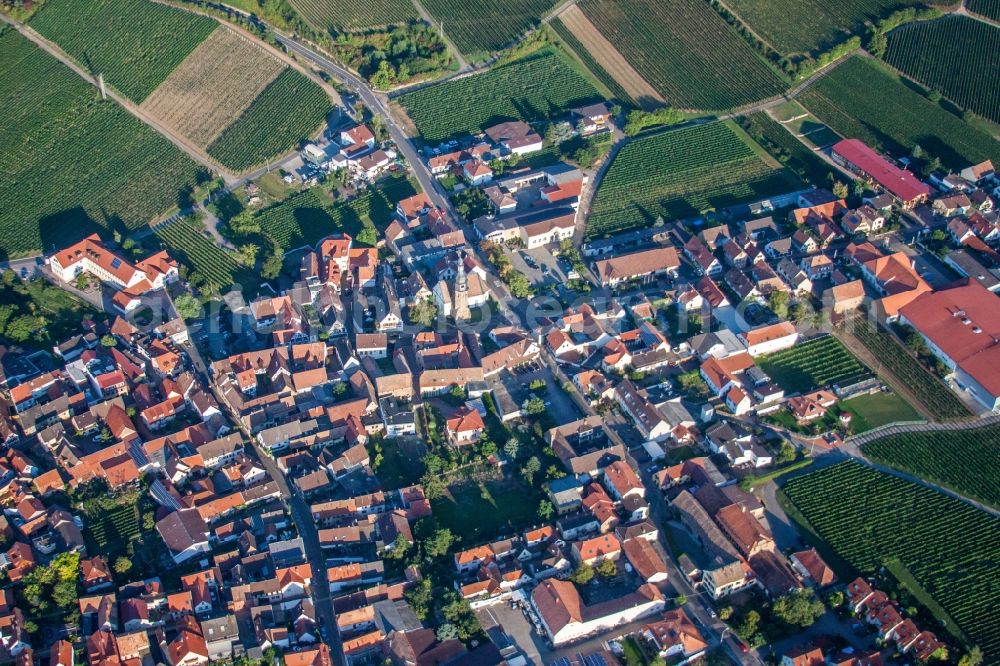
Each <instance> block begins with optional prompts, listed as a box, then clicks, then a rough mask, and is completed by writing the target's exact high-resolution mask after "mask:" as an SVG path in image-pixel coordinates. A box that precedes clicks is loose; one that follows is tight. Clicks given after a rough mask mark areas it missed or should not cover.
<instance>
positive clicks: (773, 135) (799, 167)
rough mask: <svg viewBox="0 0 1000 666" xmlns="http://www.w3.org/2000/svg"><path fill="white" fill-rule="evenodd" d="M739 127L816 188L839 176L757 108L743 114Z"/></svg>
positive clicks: (825, 185) (840, 177) (826, 185)
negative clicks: (754, 111) (746, 114)
mask: <svg viewBox="0 0 1000 666" xmlns="http://www.w3.org/2000/svg"><path fill="white" fill-rule="evenodd" d="M740 126H741V127H743V129H744V130H746V132H747V134H749V135H750V136H751V137H753V139H754V140H755V141H756V142H757V143H759V144H760V145H761V146H763V147H764V149H765V150H767V152H769V153H770V154H771V155H772V156H773V157H774V158H775V159H777V160H778V161H779V162H781V163H783V164H784V165H785V166H787V167H788V168H789V169H791V170H792V171H794V172H795V173H797V174H799V176H800V177H801V178H802V179H803V180H806V181H808V182H810V183H812V184H813V185H816V186H817V187H828V186H829V184H830V178H831V177H832V178H834V179H838V178H839V179H841V180H842V179H843V177H842V176H840V174H839V173H838V172H837V171H836V170H835V169H834V168H833V167H832V166H830V165H829V164H828V163H827V162H825V161H823V158H821V157H820V156H819V155H817V154H816V153H814V152H813V151H811V150H809V149H808V148H806V147H805V146H804V145H802V142H801V141H799V140H798V139H796V138H795V137H794V136H792V135H791V134H790V133H789V132H788V130H786V129H785V128H784V127H782V126H781V124H780V123H778V122H776V121H774V120H772V119H771V117H770V116H768V115H767V113H766V112H764V111H760V112H757V113H752V114H750V115H749V116H744V117H743V118H742V119H741V120H740Z"/></svg>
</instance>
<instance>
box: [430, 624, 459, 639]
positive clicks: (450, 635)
mask: <svg viewBox="0 0 1000 666" xmlns="http://www.w3.org/2000/svg"><path fill="white" fill-rule="evenodd" d="M434 635H435V636H437V639H438V640H439V641H454V640H458V629H457V628H456V627H455V625H453V624H452V623H450V622H445V623H444V624H442V625H441V626H440V627H438V628H437V631H436V632H435V633H434Z"/></svg>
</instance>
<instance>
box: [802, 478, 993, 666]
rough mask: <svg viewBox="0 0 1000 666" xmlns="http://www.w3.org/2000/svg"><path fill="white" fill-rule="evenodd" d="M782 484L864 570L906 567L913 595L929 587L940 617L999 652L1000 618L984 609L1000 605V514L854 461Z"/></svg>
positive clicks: (813, 523)
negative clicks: (999, 548)
mask: <svg viewBox="0 0 1000 666" xmlns="http://www.w3.org/2000/svg"><path fill="white" fill-rule="evenodd" d="M783 491H784V494H785V496H786V497H787V498H788V500H789V501H790V502H791V503H792V504H793V505H794V511H793V516H794V512H798V513H800V514H801V515H802V517H803V518H804V519H805V521H807V523H808V525H807V526H806V527H808V528H810V529H811V530H812V531H814V532H815V533H816V534H817V535H818V536H819V537H820V538H822V539H823V540H824V541H826V542H828V543H829V545H830V547H831V548H832V549H833V550H834V551H836V553H837V554H838V555H839V556H840V557H841V558H843V559H844V560H845V561H846V562H848V563H849V564H850V565H851V566H853V567H855V568H856V569H857V570H858V571H859V572H861V573H863V574H873V573H875V572H876V571H878V570H879V569H880V568H881V567H882V566H886V565H888V566H890V568H891V569H892V570H893V571H894V573H896V572H898V571H900V570H901V569H902V570H905V573H906V574H908V575H904V576H902V578H903V581H902V582H903V583H904V584H907V583H908V582H909V581H907V580H906V579H908V578H910V577H912V579H913V582H914V583H915V585H914V584H911V586H913V587H917V588H918V590H913V589H911V592H912V593H913V594H914V596H917V597H919V596H921V593H925V594H927V595H928V596H929V597H930V598H931V599H932V600H933V602H936V604H935V605H939V606H940V608H941V609H943V611H944V612H943V613H939V618H938V619H940V620H942V621H944V622H945V623H946V626H948V628H949V629H950V630H952V631H953V632H954V633H958V631H959V630H960V631H961V632H962V633H964V635H965V636H967V637H968V639H969V642H970V643H972V644H976V645H979V646H980V648H982V650H983V653H984V657H985V662H986V663H995V662H996V660H997V659H998V658H1000V625H997V623H996V621H995V619H994V617H993V613H990V612H983V609H987V608H1000V560H998V559H997V557H996V554H997V544H1000V520H998V519H997V518H995V517H993V516H991V515H989V514H988V513H986V512H984V511H981V510H979V509H976V508H974V507H972V506H971V505H969V504H967V503H965V502H963V501H961V500H957V499H954V498H951V497H948V496H945V495H942V494H941V493H939V492H937V491H935V490H932V489H930V488H926V487H924V486H920V485H917V484H915V483H911V482H909V481H905V480H903V479H900V478H898V477H895V476H892V475H889V474H883V473H881V472H878V471H876V470H873V469H871V468H870V467H867V466H865V465H863V464H861V463H858V462H853V461H852V462H843V463H840V464H838V465H835V466H832V467H828V468H826V469H823V470H820V471H817V472H812V473H810V474H806V475H803V476H799V477H795V478H793V479H791V480H789V481H788V482H787V483H786V484H785V486H784V488H783ZM931 610H932V611H933V610H934V608H931ZM949 620H951V621H953V622H954V623H956V624H957V629H956V628H955V627H954V626H949V625H950V622H949Z"/></svg>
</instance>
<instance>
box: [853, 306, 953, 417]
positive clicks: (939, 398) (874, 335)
mask: <svg viewBox="0 0 1000 666" xmlns="http://www.w3.org/2000/svg"><path fill="white" fill-rule="evenodd" d="M851 333H852V334H853V335H854V337H856V338H857V339H858V340H859V341H860V342H861V344H863V345H864V346H865V347H867V348H868V349H869V350H870V351H871V352H872V354H874V355H875V357H876V358H878V359H879V360H880V361H881V362H882V363H883V364H884V365H885V369H886V370H888V371H889V372H890V373H891V374H892V375H893V376H894V377H896V379H897V380H898V381H899V382H900V383H902V384H903V385H905V386H906V388H907V389H908V390H909V391H910V392H912V393H913V395H914V396H915V397H916V398H917V399H918V400H920V403H921V404H922V405H923V406H924V407H925V408H926V409H927V410H928V411H929V412H930V413H931V414H933V415H934V417H935V418H937V419H955V418H962V417H965V416H969V410H968V409H966V407H965V405H964V404H963V403H962V401H961V400H959V399H958V398H957V397H956V396H955V394H954V393H952V392H951V390H950V389H949V388H948V387H947V386H945V385H944V383H942V382H941V380H939V379H938V378H937V377H935V376H933V375H932V374H931V373H930V372H928V371H927V370H926V369H924V366H922V365H920V362H919V361H917V359H915V358H914V357H913V356H912V355H911V354H910V353H909V352H908V351H906V350H905V349H903V348H902V347H901V346H900V344H899V343H898V342H896V340H895V338H893V337H892V336H891V335H889V334H888V333H886V332H884V331H880V330H878V329H876V328H875V327H874V326H873V325H872V324H870V323H869V322H867V321H862V320H858V321H856V322H855V323H854V325H853V327H852V328H851Z"/></svg>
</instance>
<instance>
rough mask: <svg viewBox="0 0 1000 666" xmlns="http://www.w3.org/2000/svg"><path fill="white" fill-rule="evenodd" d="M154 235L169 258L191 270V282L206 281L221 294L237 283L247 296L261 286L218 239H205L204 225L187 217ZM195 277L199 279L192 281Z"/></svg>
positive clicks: (159, 229)
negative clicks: (220, 244) (162, 245)
mask: <svg viewBox="0 0 1000 666" xmlns="http://www.w3.org/2000/svg"><path fill="white" fill-rule="evenodd" d="M155 232H156V237H157V238H158V239H160V240H161V241H162V242H163V244H164V245H166V246H167V251H168V252H169V253H170V256H172V257H174V258H175V259H177V261H179V262H180V263H182V264H184V265H186V266H187V267H188V269H189V271H190V272H189V273H188V281H189V282H203V283H204V284H205V285H208V286H210V287H214V288H215V289H218V290H219V291H225V290H227V289H228V288H229V287H231V286H233V285H234V284H238V285H240V286H242V287H243V291H244V292H245V293H252V292H255V291H256V289H257V287H258V285H259V284H260V278H259V277H258V276H257V274H256V273H255V272H254V271H252V270H250V269H249V268H247V267H245V266H243V265H241V264H239V263H238V262H237V261H236V259H234V258H233V256H232V255H231V254H229V252H227V251H226V250H224V249H223V248H222V247H220V246H219V244H218V243H217V242H216V241H215V240H213V239H211V238H208V237H206V236H205V229H204V226H203V225H202V223H201V222H198V221H195V220H192V219H189V218H185V219H182V220H178V221H176V222H173V223H171V224H166V225H162V226H159V227H157V228H156V229H155ZM194 274H197V276H198V277H197V278H193V275H194Z"/></svg>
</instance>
